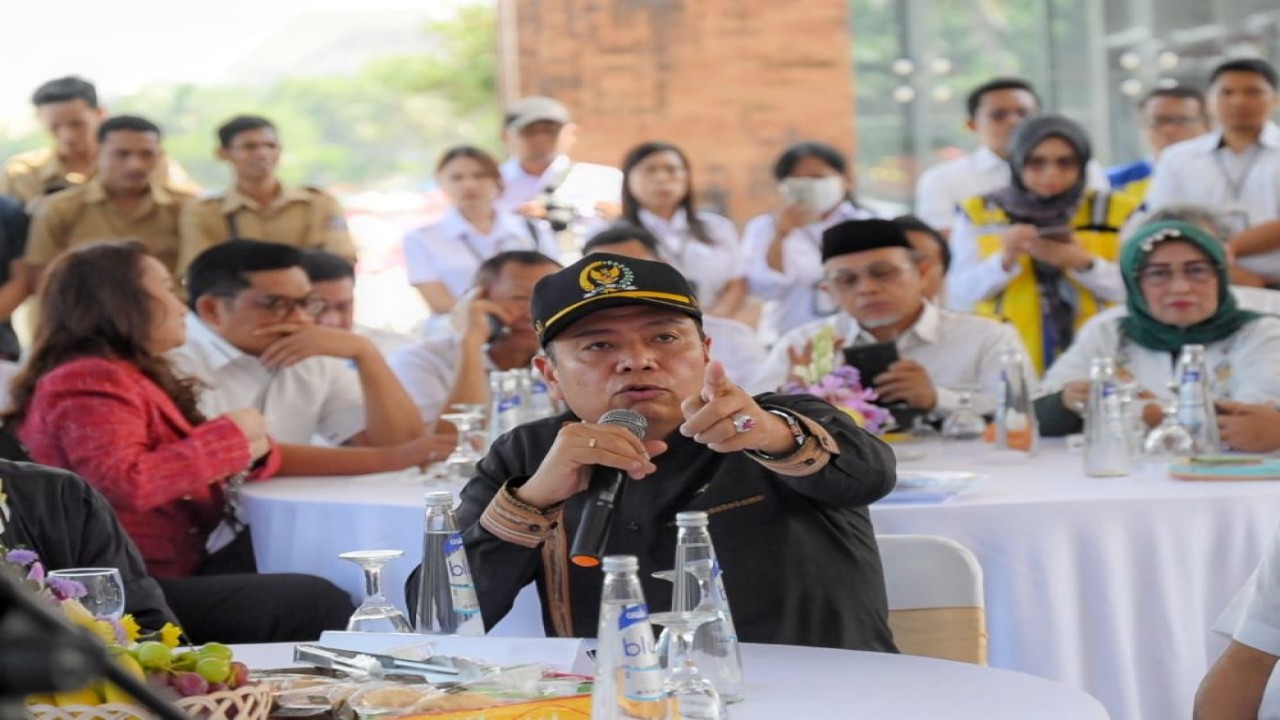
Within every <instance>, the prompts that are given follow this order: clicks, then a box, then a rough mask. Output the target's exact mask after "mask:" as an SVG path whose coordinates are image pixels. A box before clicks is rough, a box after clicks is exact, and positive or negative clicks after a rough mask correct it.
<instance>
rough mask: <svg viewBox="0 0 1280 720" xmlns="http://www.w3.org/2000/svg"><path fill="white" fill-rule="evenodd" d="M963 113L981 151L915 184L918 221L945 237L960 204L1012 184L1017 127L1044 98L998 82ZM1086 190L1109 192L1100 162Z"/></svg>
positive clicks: (974, 96) (1014, 81) (978, 91)
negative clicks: (1011, 163)
mask: <svg viewBox="0 0 1280 720" xmlns="http://www.w3.org/2000/svg"><path fill="white" fill-rule="evenodd" d="M965 107H966V109H967V110H968V113H969V119H968V121H967V122H966V123H965V126H966V127H968V128H969V130H970V131H972V132H973V133H974V135H976V136H977V138H978V147H977V149H975V150H974V151H973V152H971V153H969V154H967V155H962V156H961V157H958V158H956V159H954V160H948V161H947V162H944V163H942V164H939V165H934V166H933V167H931V168H929V169H928V170H925V171H924V173H922V174H921V175H920V179H919V180H918V181H917V182H916V205H915V214H916V216H917V217H919V218H920V219H921V220H923V221H924V222H925V223H927V224H928V225H929V226H931V227H933V228H934V229H935V230H937V231H939V232H941V233H942V234H943V235H949V234H950V233H951V225H952V224H953V223H954V222H955V219H956V209H957V207H958V206H959V205H960V201H962V200H964V199H965V198H968V197H972V196H974V195H986V194H987V193H989V192H992V191H994V190H999V189H1000V188H1002V187H1004V186H1006V185H1008V184H1009V180H1010V178H1011V175H1010V171H1009V160H1008V157H1009V155H1008V150H1007V147H1008V144H1009V138H1010V137H1011V136H1012V135H1013V131H1014V129H1016V128H1017V127H1018V124H1019V123H1021V122H1022V121H1023V120H1025V119H1027V118H1028V117H1031V116H1032V115H1036V114H1038V113H1039V112H1040V97H1039V96H1038V95H1037V94H1036V91H1035V88H1033V87H1032V86H1031V83H1029V82H1027V81H1026V80H1023V79H1021V78H996V79H994V80H990V81H988V82H985V83H983V84H981V85H979V86H978V87H976V88H974V89H973V90H972V91H971V92H970V93H969V95H968V97H967V98H966V99H965ZM1088 185H1089V187H1091V188H1094V189H1097V190H1105V189H1106V188H1107V187H1108V183H1107V177H1106V175H1105V174H1104V173H1103V171H1102V168H1101V167H1100V166H1099V165H1098V163H1097V162H1091V163H1090V164H1089V166H1088Z"/></svg>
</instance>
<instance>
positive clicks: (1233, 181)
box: [1146, 122, 1280, 279]
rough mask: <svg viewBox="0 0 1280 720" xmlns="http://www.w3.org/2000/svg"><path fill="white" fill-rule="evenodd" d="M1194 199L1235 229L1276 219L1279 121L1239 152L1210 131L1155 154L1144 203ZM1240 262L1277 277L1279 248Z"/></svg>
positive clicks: (1279, 211)
mask: <svg viewBox="0 0 1280 720" xmlns="http://www.w3.org/2000/svg"><path fill="white" fill-rule="evenodd" d="M1179 203H1194V204H1196V205H1203V206H1204V207H1208V208H1213V209H1214V210H1215V211H1217V212H1220V213H1226V214H1228V218H1227V219H1228V221H1231V222H1233V225H1234V228H1235V230H1236V231H1237V232H1238V231H1240V230H1244V229H1245V228H1246V227H1252V226H1254V225H1258V224H1260V223H1264V222H1267V221H1270V220H1275V219H1276V218H1280V126H1277V125H1276V124H1275V123H1273V122H1268V123H1267V124H1266V127H1264V128H1263V129H1262V135H1261V136H1259V138H1258V142H1257V143H1256V144H1254V145H1253V146H1252V147H1250V148H1249V149H1248V150H1246V151H1245V152H1244V153H1235V152H1233V151H1232V150H1231V149H1230V148H1228V147H1226V146H1225V145H1223V144H1222V131H1221V130H1214V131H1212V132H1208V133H1205V134H1204V135H1201V136H1199V137H1194V138H1192V139H1190V140H1184V141H1182V142H1180V143H1178V144H1176V145H1174V146H1172V147H1169V148H1167V149H1165V151H1164V152H1162V153H1160V160H1159V162H1157V163H1156V170H1155V176H1154V178H1153V179H1152V181H1151V188H1150V189H1149V190H1147V199H1146V208H1147V209H1148V210H1153V211H1154V210H1159V209H1160V208H1162V207H1166V206H1168V205H1175V204H1179ZM1238 262H1239V263H1240V266H1241V267H1243V268H1245V269H1247V270H1252V271H1253V272H1256V273H1260V274H1262V275H1265V276H1267V277H1268V278H1272V279H1280V250H1277V251H1272V252H1268V253H1263V254H1261V255H1251V256H1249V257H1243V258H1239V259H1238Z"/></svg>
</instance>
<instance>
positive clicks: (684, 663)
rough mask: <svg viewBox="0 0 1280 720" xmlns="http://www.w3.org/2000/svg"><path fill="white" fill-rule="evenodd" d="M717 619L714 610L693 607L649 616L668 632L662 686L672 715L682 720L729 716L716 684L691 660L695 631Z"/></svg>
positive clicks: (707, 719)
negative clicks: (666, 659) (668, 639)
mask: <svg viewBox="0 0 1280 720" xmlns="http://www.w3.org/2000/svg"><path fill="white" fill-rule="evenodd" d="M716 619H717V616H716V613H714V612H710V611H702V610H693V611H689V612H665V613H653V614H651V615H649V622H650V623H652V624H654V625H661V626H663V627H665V628H666V629H667V630H669V631H670V633H671V650H670V656H669V662H668V664H667V670H666V677H665V678H664V679H663V682H662V689H663V691H664V692H666V694H667V697H668V698H669V699H670V702H671V709H672V713H671V714H672V716H673V717H679V718H681V720H724V719H725V718H727V717H728V714H727V712H726V711H725V705H724V702H722V701H721V699H720V693H719V692H717V691H716V687H715V685H714V684H712V682H711V681H710V680H709V679H707V678H706V677H705V676H704V675H703V674H702V673H701V672H699V671H698V666H697V665H696V664H695V662H694V647H693V645H694V634H695V633H696V632H697V630H698V628H700V627H702V626H703V625H705V624H706V623H709V622H712V621H714V620H716Z"/></svg>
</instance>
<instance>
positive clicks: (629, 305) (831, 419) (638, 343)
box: [409, 253, 895, 651]
mask: <svg viewBox="0 0 1280 720" xmlns="http://www.w3.org/2000/svg"><path fill="white" fill-rule="evenodd" d="M533 317H534V321H535V322H534V327H535V329H536V330H537V332H538V336H539V339H540V340H541V342H542V346H543V349H544V350H545V352H546V355H545V356H542V357H538V358H535V361H534V362H535V364H536V366H537V368H538V369H539V370H540V371H541V372H542V374H543V375H544V376H545V378H546V380H547V383H548V385H549V386H550V388H551V392H552V394H553V395H554V396H556V397H557V398H563V399H564V400H565V402H566V403H567V405H568V407H569V408H570V412H569V413H566V414H564V415H561V416H558V417H555V418H549V419H546V420H541V421H537V422H533V423H528V424H526V425H522V426H520V427H518V428H516V429H515V430H514V431H512V432H510V433H508V434H507V435H504V436H503V437H501V438H499V439H498V441H497V442H496V443H494V445H493V447H492V448H491V449H490V451H489V454H488V456H487V457H485V458H484V460H482V461H481V462H480V464H479V466H478V468H477V472H476V475H475V477H473V478H472V480H471V482H470V483H468V484H467V486H466V488H465V489H464V490H463V491H462V505H461V508H460V509H459V511H458V521H459V524H460V526H461V527H462V529H463V533H464V534H463V537H464V539H465V542H466V546H467V555H468V557H469V559H470V562H471V570H472V575H473V577H474V579H475V585H476V590H477V592H478V594H479V599H480V608H481V612H482V613H483V616H484V620H485V625H486V626H489V627H492V626H493V625H494V624H495V623H497V622H498V621H499V620H501V619H502V617H503V616H504V615H505V614H506V613H507V611H508V610H509V609H510V608H511V605H512V602H513V601H514V600H515V597H516V595H517V594H518V593H519V592H520V589H521V588H522V587H524V586H525V585H527V584H529V583H530V582H536V583H537V585H538V590H539V594H540V596H541V598H542V605H543V619H544V624H545V626H546V629H547V632H548V634H549V635H558V636H574V637H593V636H594V635H595V634H596V625H597V620H598V612H599V606H600V591H601V585H602V581H603V574H602V573H601V572H600V570H599V568H590V569H588V568H582V567H577V566H574V565H572V564H570V562H569V553H568V547H569V545H570V543H571V541H572V538H573V537H574V534H575V531H576V530H577V526H578V524H579V518H580V516H581V514H582V509H583V506H584V504H585V497H584V493H582V490H583V489H584V488H585V487H586V484H587V481H588V479H589V477H590V475H591V472H592V469H593V468H597V467H601V468H616V469H618V470H622V471H624V472H626V473H627V474H629V475H630V477H631V478H632V479H634V480H636V482H630V481H628V482H627V483H626V484H625V486H624V491H623V493H622V494H621V498H620V499H619V501H618V505H617V510H616V513H615V515H614V517H613V525H612V532H611V533H610V534H609V536H608V540H607V543H606V545H605V554H619V553H622V554H631V555H636V556H638V557H639V558H640V565H641V572H640V581H641V583H642V584H643V586H644V592H645V596H646V598H647V599H648V601H649V603H650V605H651V606H652V607H655V608H667V607H670V602H671V585H670V584H669V583H666V582H661V581H657V580H654V579H653V578H652V577H651V575H650V573H652V572H653V571H655V570H666V569H668V568H670V567H671V566H672V563H673V559H674V557H675V541H676V532H675V528H674V519H675V515H676V513H678V512H681V511H686V510H703V511H706V512H707V513H709V514H710V515H711V533H712V535H713V536H714V537H715V542H716V546H717V549H718V550H719V561H720V565H721V566H722V567H723V569H724V576H723V577H724V584H725V587H726V588H727V592H728V595H729V597H730V598H731V602H732V606H733V614H734V619H735V623H736V626H737V630H738V634H739V637H740V638H741V639H742V640H744V641H747V642H768V643H787V644H796V645H816V646H829V647H843V648H851V649H860V650H882V651H892V650H893V649H894V646H893V640H892V638H891V636H890V633H889V628H888V624H887V615H888V611H887V606H886V600H885V591H884V577H883V574H882V571H881V566H880V557H879V554H878V552H877V550H876V542H875V534H874V531H873V530H872V527H871V521H870V519H869V517H868V514H867V509H866V505H867V504H868V503H871V502H874V501H876V500H878V499H879V498H881V497H883V496H884V495H885V494H886V493H888V492H889V491H890V490H891V489H892V488H893V484H894V479H895V474H894V457H893V453H892V452H891V451H890V450H889V448H888V446H886V445H884V444H883V443H881V442H880V441H879V440H877V439H876V438H874V437H872V436H871V435H869V434H867V433H865V432H863V431H862V430H860V429H859V428H857V427H856V426H855V425H854V424H853V423H852V422H851V421H850V419H849V417H848V416H847V415H846V414H844V413H842V412H840V411H838V410H836V409H835V408H833V407H831V406H830V405H828V404H826V403H823V402H820V401H818V400H817V399H815V398H813V397H810V396H785V395H773V394H764V395H759V396H757V397H754V398H753V397H751V396H750V395H748V394H747V393H746V392H745V391H744V390H742V388H740V387H738V386H736V385H734V384H733V383H731V382H730V381H729V380H727V379H726V378H725V375H724V368H723V366H721V365H720V363H718V362H711V361H709V360H708V357H709V356H708V350H709V347H710V343H709V342H708V341H707V340H706V339H705V337H704V335H703V333H702V328H701V320H702V312H701V309H700V308H699V307H698V301H697V299H696V298H695V297H694V294H693V291H692V290H691V289H690V287H689V284H688V282H687V281H686V280H685V279H684V277H683V276H681V275H680V273H679V272H678V271H676V270H675V269H674V268H672V267H671V266H670V265H667V264H665V263H660V262H652V261H648V260H638V259H632V258H627V257H623V256H620V255H611V254H606V253H597V254H592V255H589V256H587V257H585V258H583V259H582V260H579V261H578V262H577V263H574V264H573V265H571V266H569V267H567V268H565V269H563V270H561V271H559V272H556V273H554V274H552V275H548V276H547V277H544V278H543V279H542V280H541V281H539V282H538V285H537V286H536V287H535V289H534V293H533ZM619 408H626V409H630V410H633V411H636V412H639V413H640V414H642V415H644V417H645V418H646V420H647V421H648V427H647V432H646V434H645V436H644V438H643V440H641V439H638V438H636V437H635V436H634V435H631V434H630V433H629V432H628V431H626V430H624V429H623V428H621V427H619V426H616V425H605V424H600V423H597V422H596V421H597V420H598V419H599V418H600V416H601V415H602V414H603V413H605V412H606V411H609V410H614V409H619ZM409 590H410V593H411V594H412V593H413V592H414V591H415V590H416V588H414V587H413V585H412V582H411V583H410V588H409Z"/></svg>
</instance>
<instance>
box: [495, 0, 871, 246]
mask: <svg viewBox="0 0 1280 720" xmlns="http://www.w3.org/2000/svg"><path fill="white" fill-rule="evenodd" d="M499 7H500V12H499V17H500V24H501V33H500V37H501V38H502V41H501V46H502V47H501V53H500V56H501V58H502V73H501V77H502V87H503V91H502V92H503V96H504V97H505V98H507V99H508V100H510V99H514V98H517V97H521V96H524V95H534V94H541V95H550V96H552V97H555V98H557V99H559V100H561V101H562V102H564V103H565V104H567V105H568V106H569V108H570V110H571V112H572V113H573V115H574V120H575V122H577V123H578V124H579V125H580V126H581V127H582V132H581V138H580V140H579V142H578V145H577V148H576V149H575V151H574V156H575V157H576V158H578V159H580V160H584V161H590V162H600V163H607V164H610V165H615V166H616V165H618V164H620V163H621V160H622V156H623V155H624V154H625V153H626V151H627V150H628V149H629V148H630V147H631V146H633V145H635V144H636V143H638V142H642V141H645V140H666V141H669V142H674V143H677V144H679V145H680V146H681V147H682V148H683V149H684V150H685V152H686V153H688V154H689V156H690V160H691V162H692V164H693V173H694V179H695V182H696V184H697V187H698V190H699V192H700V194H701V196H702V200H703V202H704V204H706V202H707V201H710V202H712V203H714V204H717V205H721V206H722V207H723V208H724V209H725V211H726V212H727V213H728V214H729V215H730V216H731V217H732V218H733V219H734V220H736V221H738V222H739V223H742V222H744V221H746V220H747V219H749V218H751V217H752V216H754V215H756V214H758V213H761V212H766V211H768V210H770V209H771V208H773V207H774V205H775V204H776V202H777V194H776V190H775V183H774V181H773V179H772V175H771V173H770V168H771V167H772V165H773V162H774V160H775V159H776V157H777V155H778V154H779V153H780V152H781V151H782V149H783V148H784V147H785V146H786V145H787V144H788V143H790V142H794V141H796V140H801V139H814V140H822V141H825V142H829V143H831V144H833V145H835V146H836V147H838V148H840V149H841V150H843V151H844V152H846V153H851V152H852V149H853V145H854V143H853V137H854V133H853V128H854V121H853V118H854V110H853V69H852V55H851V46H850V40H849V32H848V28H849V18H848V13H849V3H848V0H501V2H500V5H499Z"/></svg>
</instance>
